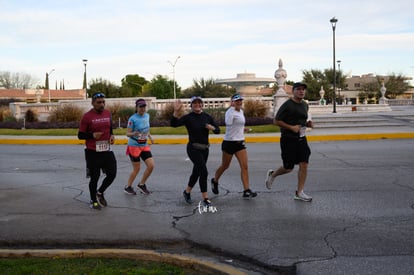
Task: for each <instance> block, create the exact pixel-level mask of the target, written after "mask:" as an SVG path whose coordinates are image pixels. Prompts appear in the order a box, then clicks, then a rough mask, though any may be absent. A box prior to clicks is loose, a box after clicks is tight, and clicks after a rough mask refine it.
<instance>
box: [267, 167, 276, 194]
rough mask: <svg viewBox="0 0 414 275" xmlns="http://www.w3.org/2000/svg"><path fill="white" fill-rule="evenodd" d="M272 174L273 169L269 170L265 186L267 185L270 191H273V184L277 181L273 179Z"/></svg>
mask: <svg viewBox="0 0 414 275" xmlns="http://www.w3.org/2000/svg"><path fill="white" fill-rule="evenodd" d="M272 174H273V170H272V169H270V170H267V173H266V180H265V184H266V188H267V189H269V190H270V189H272V184H273V181H274V180H275V178H274V177H272Z"/></svg>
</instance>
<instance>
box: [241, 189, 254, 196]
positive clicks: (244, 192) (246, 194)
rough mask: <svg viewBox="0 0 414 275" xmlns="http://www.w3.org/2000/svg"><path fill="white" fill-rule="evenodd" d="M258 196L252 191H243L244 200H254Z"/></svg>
mask: <svg viewBox="0 0 414 275" xmlns="http://www.w3.org/2000/svg"><path fill="white" fill-rule="evenodd" d="M256 196H257V193H256V192H253V191H252V190H250V189H247V190H244V191H243V198H254V197H256Z"/></svg>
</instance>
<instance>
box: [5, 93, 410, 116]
mask: <svg viewBox="0 0 414 275" xmlns="http://www.w3.org/2000/svg"><path fill="white" fill-rule="evenodd" d="M248 99H251V100H260V101H262V102H263V103H264V104H265V105H266V107H267V108H268V110H269V116H272V115H273V110H274V101H273V97H272V96H269V97H249V98H248ZM135 100H136V98H106V103H107V104H106V105H107V106H111V105H116V104H119V105H123V106H126V107H133V106H135ZM145 100H146V101H147V105H148V107H147V109H148V110H149V109H152V110H157V111H160V110H163V109H165V107H166V106H167V105H168V104H172V103H173V102H174V100H173V99H157V98H155V97H145ZM180 100H181V101H182V102H183V104H184V108H185V109H186V110H188V109H190V99H188V98H184V99H180ZM203 102H204V108H211V109H214V108H228V107H229V106H230V98H204V99H203ZM65 104H72V105H76V106H78V107H80V108H81V109H82V110H84V111H85V112H86V111H87V110H89V109H90V108H91V101H90V99H88V100H60V101H59V102H51V103H24V102H13V103H10V104H9V108H10V110H11V112H12V114H13V116H14V117H15V118H16V119H17V120H20V119H23V118H24V116H25V114H26V112H27V111H28V110H29V109H30V110H32V111H34V112H36V113H37V115H38V118H39V120H40V121H47V119H48V118H49V114H50V112H51V111H53V110H56V108H59V107H60V106H63V105H65ZM406 105H414V100H413V99H388V104H346V105H344V104H337V106H336V108H337V110H338V112H350V111H355V110H356V111H378V110H379V111H381V110H383V111H387V110H388V109H389V106H406ZM309 106H310V111H311V112H312V113H327V112H330V110H331V109H332V105H319V101H309Z"/></svg>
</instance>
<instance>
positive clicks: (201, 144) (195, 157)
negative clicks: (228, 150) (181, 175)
mask: <svg viewBox="0 0 414 275" xmlns="http://www.w3.org/2000/svg"><path fill="white" fill-rule="evenodd" d="M190 104H191V112H190V113H188V114H186V115H184V116H182V117H180V118H179V113H180V111H181V110H182V108H183V104H182V103H181V101H180V100H178V101H176V102H175V105H174V114H173V117H172V118H171V126H172V127H178V126H182V125H184V126H185V127H186V128H187V132H188V140H189V142H188V144H187V154H188V157H189V158H190V160H191V161H192V162H193V171H192V173H191V176H190V178H189V180H188V185H187V187H186V189H185V190H184V192H183V195H184V199H185V201H186V202H187V203H188V204H191V203H192V202H193V201H192V200H191V194H190V193H191V190H192V189H193V187H194V185H195V184H196V182H197V180H198V181H199V184H200V191H201V194H202V197H203V203H204V206H210V205H211V201H210V200H209V199H208V193H207V177H208V171H207V165H206V163H207V159H208V154H209V145H210V144H209V141H208V135H209V131H210V130H211V131H213V133H215V134H219V133H220V128H219V127H218V126H217V124H216V123H215V122H214V120H213V118H212V117H211V116H210V115H209V114H207V113H204V112H203V101H202V99H201V97H199V96H193V97H192V98H191V101H190Z"/></svg>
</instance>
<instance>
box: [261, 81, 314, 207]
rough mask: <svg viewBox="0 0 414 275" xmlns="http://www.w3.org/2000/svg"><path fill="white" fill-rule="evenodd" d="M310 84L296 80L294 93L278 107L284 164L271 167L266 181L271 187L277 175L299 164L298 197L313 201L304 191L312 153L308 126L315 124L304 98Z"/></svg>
mask: <svg viewBox="0 0 414 275" xmlns="http://www.w3.org/2000/svg"><path fill="white" fill-rule="evenodd" d="M306 88H307V86H306V84H304V83H300V82H297V83H295V84H293V88H292V93H293V97H292V98H290V99H288V100H287V101H286V102H285V103H283V104H282V106H280V108H279V110H278V111H277V114H276V117H275V119H274V123H275V124H276V125H278V126H279V127H280V132H281V138H280V149H281V152H282V154H281V155H282V160H283V165H282V166H281V167H279V168H278V169H276V171H273V170H268V171H267V174H266V181H265V183H266V187H267V189H271V188H272V183H273V181H274V180H275V178H276V177H277V176H280V175H283V174H286V173H289V172H291V171H292V170H293V168H294V166H295V165H296V164H298V165H299V171H298V186H297V189H296V193H295V196H294V199H295V200H300V201H306V202H310V201H312V197H311V196H309V195H307V194H305V193H304V192H303V189H304V186H305V181H306V175H307V170H308V163H309V156H310V154H311V151H310V148H309V145H308V142H307V140H306V127H310V128H313V123H312V121H311V120H310V119H308V110H309V106H308V104H307V103H306V102H305V101H304V100H303V98H304V97H305V90H306Z"/></svg>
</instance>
